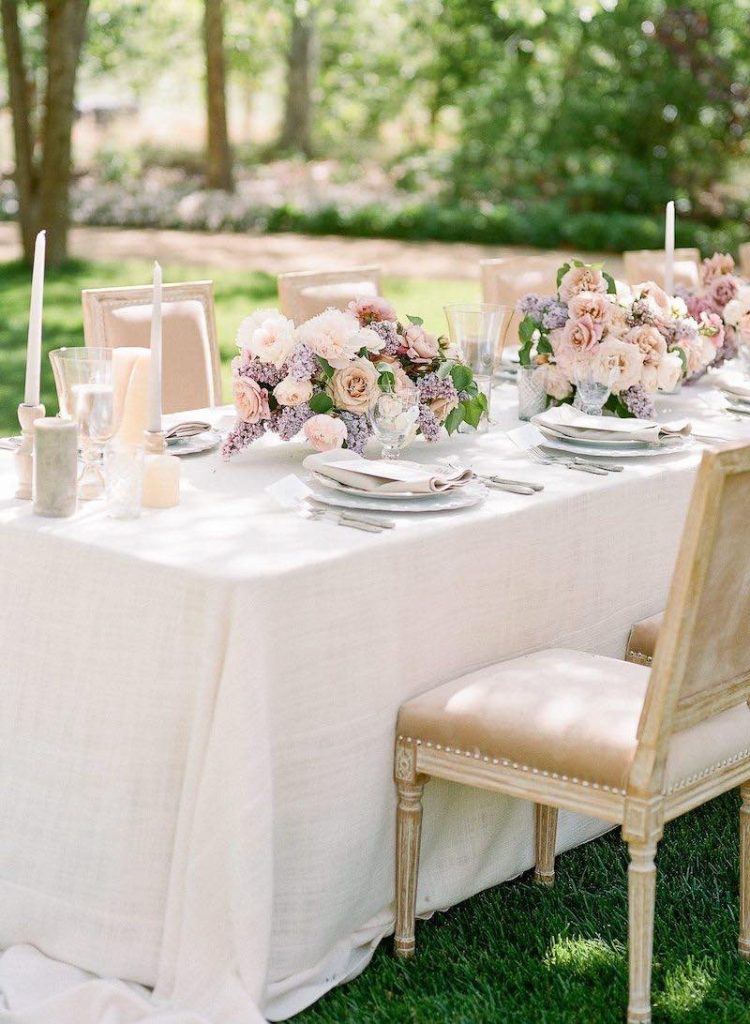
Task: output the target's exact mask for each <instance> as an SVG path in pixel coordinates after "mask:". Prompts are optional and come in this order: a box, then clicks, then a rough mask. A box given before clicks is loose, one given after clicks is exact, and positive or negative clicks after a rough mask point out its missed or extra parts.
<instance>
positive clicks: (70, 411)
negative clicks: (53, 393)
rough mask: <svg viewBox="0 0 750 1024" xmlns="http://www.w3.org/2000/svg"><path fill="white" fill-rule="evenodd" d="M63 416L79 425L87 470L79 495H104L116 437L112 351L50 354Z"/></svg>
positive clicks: (71, 350)
mask: <svg viewBox="0 0 750 1024" xmlns="http://www.w3.org/2000/svg"><path fill="white" fill-rule="evenodd" d="M50 361H51V362H52V372H53V374H54V377H55V386H56V388H57V398H58V401H59V404H60V415H61V416H63V417H65V418H66V419H71V420H75V422H76V423H77V424H78V443H79V444H80V446H81V454H82V456H83V468H82V470H81V475H80V476H79V478H78V495H79V497H80V498H82V499H84V500H86V499H91V498H100V497H101V496H102V495H103V494H104V475H103V473H102V468H101V461H102V452H103V450H104V445H105V444H106V442H107V441H108V440H109V439H110V438H111V437H112V435H113V433H114V427H115V424H114V387H113V380H112V350H111V349H108V348H58V349H55V351H54V352H50Z"/></svg>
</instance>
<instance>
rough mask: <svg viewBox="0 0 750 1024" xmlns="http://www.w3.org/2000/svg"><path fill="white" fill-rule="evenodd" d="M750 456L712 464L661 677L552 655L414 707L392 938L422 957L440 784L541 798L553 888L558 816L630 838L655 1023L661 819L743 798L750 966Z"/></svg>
mask: <svg viewBox="0 0 750 1024" xmlns="http://www.w3.org/2000/svg"><path fill="white" fill-rule="evenodd" d="M749 506H750V446H746V447H742V448H726V449H724V450H722V451H717V452H710V453H706V454H704V456H703V461H702V463H701V466H700V470H699V472H698V478H697V481H696V485H695V489H694V492H693V497H692V502H691V506H690V510H689V513H688V518H687V523H686V526H685V530H684V533H683V537H682V543H681V547H680V552H679V556H678V560H677V567H676V570H675V573H674V577H673V580H672V586H671V590H670V595H669V601H668V604H667V610H666V612H665V616H664V625H663V628H662V631H661V636H660V638H659V645H658V647H657V649H656V654H655V656H654V661H653V667H652V669H650V670H649V669H648V668H645V667H643V666H640V665H633V664H629V663H628V662H625V661H619V660H617V659H613V658H604V657H599V656H596V655H592V654H584V653H582V652H579V651H569V650H559V649H554V650H546V651H539V652H537V653H536V654H530V655H527V656H524V657H521V658H515V659H513V660H511V661H506V662H502V663H500V664H497V665H490V666H488V667H487V668H483V669H480V670H479V671H477V672H473V673H471V674H470V675H468V676H464V677H463V678H461V679H458V680H454V681H452V682H449V683H446V684H445V685H443V686H439V687H438V688H437V689H435V690H431V691H430V692H428V693H425V694H422V696H419V697H416V698H414V699H413V700H410V701H408V702H407V703H405V704H404V705H402V707H401V710H400V712H399V716H398V726H397V732H396V737H397V738H396V750H395V762H394V775H395V780H396V784H397V788H398V810H397V839H396V937H395V950H396V953H397V954H398V955H399V956H403V957H406V956H410V955H412V954H413V952H414V948H415V939H414V914H415V900H416V888H417V871H418V864H419V845H420V832H421V822H422V809H421V806H422V805H421V801H422V790H423V787H424V785H425V783H426V782H427V781H429V779H430V778H432V777H435V778H442V779H448V780H451V781H453V782H459V783H463V784H465V785H469V786H477V787H480V788H483V789H489V790H495V791H497V792H501V793H505V794H508V795H510V796H516V797H520V798H522V799H526V800H531V801H533V802H534V803H535V805H536V877H537V879H538V880H539V881H540V882H543V883H545V884H547V885H551V884H552V883H553V881H554V873H555V838H556V830H557V815H558V809H559V808H561V807H562V808H565V809H567V810H571V811H576V812H578V813H581V814H588V815H592V816H594V817H597V818H600V819H602V820H603V821H608V822H612V823H613V824H616V825H620V826H621V827H622V835H623V838H624V839H625V841H626V842H627V843H628V846H629V851H630V867H629V871H628V893H629V959H630V985H629V987H630V997H629V1004H628V1021H629V1022H631V1024H635V1022H639V1024H644V1022H649V1021H650V1020H651V959H652V945H653V923H654V897H655V881H656V868H655V865H654V855H655V853H656V847H657V843H658V841H659V839H660V838H661V836H662V833H663V829H664V824H665V822H668V821H671V820H672V819H673V818H677V817H678V816H680V815H682V814H685V813H686V812H687V811H689V810H692V809H693V808H695V807H698V806H699V805H700V804H703V803H705V802H706V801H708V800H711V799H712V798H713V797H715V796H718V795H719V794H720V793H723V792H725V791H726V790H728V789H731V788H733V787H735V786H740V788H741V793H742V810H741V812H740V835H741V844H740V926H739V952H740V954H741V956H743V957H744V958H745V959H750V709H749V708H748V703H747V702H748V696H749V695H750V630H748V628H747V623H748V621H750V523H749V522H748V517H747V509H748V507H749Z"/></svg>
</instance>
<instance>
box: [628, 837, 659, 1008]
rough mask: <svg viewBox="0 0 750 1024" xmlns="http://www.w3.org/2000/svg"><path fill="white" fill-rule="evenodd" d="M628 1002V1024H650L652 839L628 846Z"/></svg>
mask: <svg viewBox="0 0 750 1024" xmlns="http://www.w3.org/2000/svg"><path fill="white" fill-rule="evenodd" d="M628 846H629V848H630V867H629V869H628V904H629V907H628V909H629V920H630V927H629V934H628V946H629V951H630V1000H629V1002H628V1024H651V959H652V955H653V947H654V902H655V899H656V866H655V864H654V855H655V853H656V840H653V839H651V840H646V841H643V840H638V841H635V842H632V841H631V842H630V843H629V844H628Z"/></svg>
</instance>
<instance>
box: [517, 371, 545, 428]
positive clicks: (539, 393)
mask: <svg viewBox="0 0 750 1024" xmlns="http://www.w3.org/2000/svg"><path fill="white" fill-rule="evenodd" d="M537 369H538V367H537V366H521V367H519V369H518V418H519V420H530V419H531V417H532V416H538V415H539V413H541V412H544V410H545V409H546V408H547V391H546V390H545V387H544V378H543V377H542V375H541V374H538V373H537V372H536V371H537Z"/></svg>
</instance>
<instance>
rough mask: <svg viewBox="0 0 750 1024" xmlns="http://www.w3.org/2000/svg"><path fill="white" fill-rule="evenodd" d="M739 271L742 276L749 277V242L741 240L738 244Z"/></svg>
mask: <svg viewBox="0 0 750 1024" xmlns="http://www.w3.org/2000/svg"><path fill="white" fill-rule="evenodd" d="M740 273H741V274H742V276H743V277H750V242H743V243H742V245H741V246H740Z"/></svg>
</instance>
